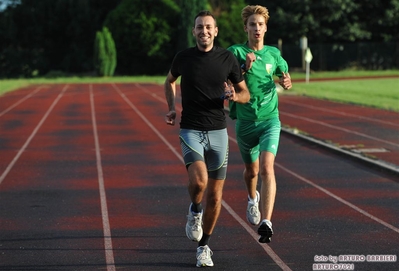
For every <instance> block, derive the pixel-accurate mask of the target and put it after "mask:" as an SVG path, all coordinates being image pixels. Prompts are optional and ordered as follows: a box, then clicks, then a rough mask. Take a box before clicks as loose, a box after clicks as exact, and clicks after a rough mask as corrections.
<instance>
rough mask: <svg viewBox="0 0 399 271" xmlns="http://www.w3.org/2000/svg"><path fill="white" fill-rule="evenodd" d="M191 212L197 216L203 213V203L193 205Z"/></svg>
mask: <svg viewBox="0 0 399 271" xmlns="http://www.w3.org/2000/svg"><path fill="white" fill-rule="evenodd" d="M190 209H191V212H193V213H196V214H198V213H201V212H202V204H201V202H200V203H198V204H196V203H194V202H193V203H191V208H190Z"/></svg>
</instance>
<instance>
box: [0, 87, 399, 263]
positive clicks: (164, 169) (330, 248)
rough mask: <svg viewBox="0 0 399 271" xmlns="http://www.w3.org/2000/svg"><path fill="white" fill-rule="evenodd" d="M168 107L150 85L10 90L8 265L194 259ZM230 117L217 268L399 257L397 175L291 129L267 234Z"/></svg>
mask: <svg viewBox="0 0 399 271" xmlns="http://www.w3.org/2000/svg"><path fill="white" fill-rule="evenodd" d="M284 99H285V98H284V97H281V99H280V101H281V107H282V109H283V108H284V110H282V111H284V112H283V113H284V114H285V115H284V114H282V121H283V124H284V123H285V121H286V122H287V123H286V125H288V126H290V127H297V126H293V125H292V124H291V123H288V122H289V120H288V116H289V117H291V118H292V116H291V115H293V114H295V113H291V112H289V110H288V109H289V108H297V109H298V105H297V106H288V107H285V106H284V105H286V104H288V103H289V102H291V103H293V101H292V100H291V101H289V100H287V103H285V102H284ZM301 103H303V101H302V102H301ZM313 106H315V105H313ZM313 110H314V108H313ZM342 110H345V109H344V108H343V107H342V105H341V107H340V112H343V111H342ZM166 111H167V106H166V104H165V101H164V96H163V89H162V87H161V86H158V85H152V84H141V85H138V84H107V85H106V84H103V85H100V84H93V85H90V84H79V85H43V86H35V87H30V88H24V89H20V90H18V91H15V92H11V93H8V94H5V95H3V96H0V151H1V153H0V270H107V271H109V270H191V269H196V267H195V248H196V244H195V243H193V242H190V241H189V240H188V239H187V238H186V236H185V233H184V225H185V222H186V218H185V214H186V212H187V208H188V204H189V198H188V194H187V189H186V182H187V177H186V172H185V168H184V166H183V164H182V158H181V155H180V148H179V144H178V137H177V134H178V127H177V126H176V127H170V126H167V125H166V124H165V123H164V120H163V118H164V115H165V113H166ZM298 112H301V110H299V111H297V113H296V114H298V117H300V116H299V113H298ZM319 112H320V111H319ZM287 114H291V115H287ZM313 115H317V116H319V115H320V113H319V114H313ZM311 117H312V114H309V116H307V118H311ZM303 118H304V117H302V121H303V120H304V119H303ZM299 119H300V118H299ZM335 119H336V118H334V120H335ZM178 121H179V120H178ZM316 121H320V120H317V119H314V122H316ZM323 121H324V122H328V121H329V120H326V119H324V120H323ZM295 123H296V124H298V125H299V124H300V121H299V120H297V122H295ZM228 124H229V128H228V129H229V133H230V140H231V141H230V143H231V144H230V160H229V171H228V180H227V181H226V185H225V190H224V191H225V192H224V200H223V210H222V213H221V216H220V219H219V222H218V225H217V227H216V230H215V232H214V235H213V237H212V239H211V243H210V247H211V248H212V250H213V252H214V256H213V260H214V263H215V267H214V268H213V270H251V271H252V270H312V267H313V264H318V263H320V264H322V263H331V262H330V260H326V259H325V258H324V256H325V257H329V256H340V255H341V256H345V255H355V256H359V257H362V256H365V257H367V256H371V255H385V256H386V257H387V259H392V258H394V259H395V260H396V261H394V262H390V263H389V262H370V261H367V258H366V259H365V260H364V261H361V262H353V261H350V260H349V261H348V260H345V261H344V263H349V264H352V266H349V268H350V267H354V268H355V270H398V269H399V264H398V261H397V256H398V255H399V253H398V247H399V216H398V210H399V182H398V177H397V175H395V174H392V173H391V172H387V171H384V170H379V169H376V168H374V167H370V164H368V163H363V162H361V161H359V160H357V159H353V157H350V156H347V155H343V154H341V153H338V152H332V151H331V150H329V149H328V148H325V147H323V146H320V145H319V144H317V143H316V142H314V141H306V140H303V139H301V138H298V137H296V136H293V135H291V134H289V133H282V137H281V143H280V148H279V154H278V156H277V160H276V167H275V169H276V175H277V179H278V194H277V200H276V206H275V212H274V216H273V225H274V230H275V236H274V237H273V241H272V243H270V245H266V244H260V243H258V242H257V234H256V233H255V231H256V227H252V226H250V225H249V224H248V223H247V222H246V220H245V208H246V193H245V189H244V184H243V181H242V180H241V176H242V165H241V160H240V157H239V154H238V149H237V146H236V142H235V136H234V128H233V127H234V122H232V121H229V123H228ZM331 125H332V124H331ZM308 126H309V125H308ZM310 126H311V125H310ZM313 126H316V125H313ZM340 126H341V127H342V126H343V124H342V123H341V124H340ZM325 127H326V125H324V130H323V129H322V130H323V131H325V129H326V128H325ZM299 128H300V130H301V131H303V130H306V129H307V128H306V126H305V125H304V124H303V126H301V127H299ZM310 132H311V133H313V131H309V133H310ZM352 134H354V133H352ZM396 135H397V134H396ZM315 137H316V138H317V136H315ZM341 138H342V137H341ZM327 140H330V139H329V138H327ZM388 255H393V256H392V257H390V258H389V257H388ZM370 259H371V258H369V260H370Z"/></svg>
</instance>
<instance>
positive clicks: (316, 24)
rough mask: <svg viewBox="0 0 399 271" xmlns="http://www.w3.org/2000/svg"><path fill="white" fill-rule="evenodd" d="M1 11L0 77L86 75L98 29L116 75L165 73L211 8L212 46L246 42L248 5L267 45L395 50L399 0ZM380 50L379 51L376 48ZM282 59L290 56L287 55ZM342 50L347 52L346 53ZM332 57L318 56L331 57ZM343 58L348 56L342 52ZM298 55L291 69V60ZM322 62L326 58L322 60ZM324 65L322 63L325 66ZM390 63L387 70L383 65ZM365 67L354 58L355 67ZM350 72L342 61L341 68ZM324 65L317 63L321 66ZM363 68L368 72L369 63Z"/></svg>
mask: <svg viewBox="0 0 399 271" xmlns="http://www.w3.org/2000/svg"><path fill="white" fill-rule="evenodd" d="M7 3H11V5H10V6H8V7H7V8H6V9H0V78H4V77H13V78H17V77H36V76H43V75H46V74H47V73H49V72H50V71H62V72H64V73H65V74H91V73H93V71H94V66H93V65H92V63H93V61H92V58H93V41H94V40H95V37H96V31H97V30H98V29H102V27H103V26H106V27H108V29H110V31H111V32H112V35H113V38H114V40H115V45H116V48H117V51H118V67H117V69H116V73H119V74H126V75H128V74H129V75H131V74H165V73H166V72H167V70H168V69H169V66H170V62H171V60H172V58H173V56H174V55H175V53H176V52H177V51H178V50H181V49H183V48H185V47H189V46H193V45H194V39H193V38H192V35H191V29H192V25H193V19H194V18H193V17H194V16H195V14H196V13H197V12H198V11H199V10H200V9H204V8H206V9H209V10H211V11H212V12H213V13H214V14H215V16H216V17H217V21H218V27H219V35H218V37H217V39H216V44H218V45H220V46H222V47H227V46H230V45H231V44H233V43H241V42H244V41H245V40H246V35H245V33H244V31H243V30H242V22H241V18H240V13H241V10H242V8H243V7H244V6H246V5H247V4H260V5H264V6H266V7H268V9H269V12H270V16H271V18H270V20H269V23H268V32H267V35H266V44H270V45H275V44H277V41H278V40H279V39H282V41H283V44H284V45H283V47H284V46H286V45H288V46H295V47H298V45H299V39H300V37H301V36H303V35H306V36H307V37H308V41H309V44H312V45H314V44H318V45H321V44H323V45H324V44H328V45H331V46H333V47H335V48H346V47H347V46H346V47H345V44H348V43H359V42H362V43H365V44H367V43H373V44H375V43H377V42H378V43H380V44H385V43H388V42H391V44H395V43H396V44H397V42H399V31H398V29H399V0H383V1H381V0H318V1H313V0H301V1H298V0H285V1H279V2H278V1H277V2H276V1H270V0H224V1H220V0H146V1H142V0H113V1H110V0H40V1H36V0H23V1H20V0H8V1H7ZM381 48H383V46H382V47H381ZM395 48H397V49H395V50H394V51H392V52H390V59H387V57H386V56H381V55H379V53H378V52H373V56H372V58H373V59H372V61H374V62H375V63H377V64H378V65H376V64H373V65H371V67H376V66H378V67H381V68H385V69H386V68H395V67H396V68H398V67H399V47H398V46H396V47H395ZM284 50H285V52H284V53H285V56H287V57H291V54H290V52H289V50H288V49H284ZM344 50H346V49H344ZM335 53H336V52H329V51H328V52H320V54H318V55H317V54H315V55H314V56H315V58H317V57H318V56H322V55H323V54H328V55H329V57H330V58H331V57H332V56H331V55H334V54H335ZM345 53H346V54H349V52H345ZM297 55H298V53H297V51H293V52H292V57H293V58H291V59H289V60H290V61H289V62H290V63H292V62H296V61H297V60H296V59H295V58H296V57H297ZM323 57H324V56H323ZM324 61H326V60H324ZM386 61H389V63H388V64H389V65H386V63H385V62H386ZM365 62H367V63H370V60H368V59H359V60H357V63H359V64H357V65H363V64H362V63H365ZM341 66H343V67H345V66H348V63H345V64H344V65H341ZM319 67H323V65H319ZM366 67H370V65H367V66H366Z"/></svg>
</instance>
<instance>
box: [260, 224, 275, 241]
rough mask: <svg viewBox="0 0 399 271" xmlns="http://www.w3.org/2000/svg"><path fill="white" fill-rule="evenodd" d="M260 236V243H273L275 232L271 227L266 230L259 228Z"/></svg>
mask: <svg viewBox="0 0 399 271" xmlns="http://www.w3.org/2000/svg"><path fill="white" fill-rule="evenodd" d="M258 234H259V235H260V237H259V243H270V242H271V241H272V235H273V232H272V230H271V229H270V228H269V227H266V229H263V228H259V229H258Z"/></svg>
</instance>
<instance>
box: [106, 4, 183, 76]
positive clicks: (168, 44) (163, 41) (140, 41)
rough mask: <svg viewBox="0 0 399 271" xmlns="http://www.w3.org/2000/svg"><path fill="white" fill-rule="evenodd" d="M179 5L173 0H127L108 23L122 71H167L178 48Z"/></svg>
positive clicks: (137, 72) (154, 72) (122, 72)
mask: <svg viewBox="0 0 399 271" xmlns="http://www.w3.org/2000/svg"><path fill="white" fill-rule="evenodd" d="M179 11H180V9H179V7H178V6H177V5H176V4H175V2H174V1H172V0H147V1H142V0H123V1H122V2H121V3H120V4H119V5H118V7H116V8H115V9H114V10H113V11H111V12H110V13H109V15H108V16H107V18H106V20H105V23H104V25H105V26H107V27H108V28H109V29H110V31H111V32H112V35H113V37H114V40H115V43H116V46H117V51H118V69H117V71H118V72H119V73H121V74H160V73H165V74H166V72H167V67H168V66H169V64H170V63H169V62H170V61H171V58H172V57H173V55H174V51H175V48H176V42H177V41H176V40H177V39H176V33H177V32H176V31H175V28H176V26H177V24H178V20H179V17H178V12H179Z"/></svg>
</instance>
